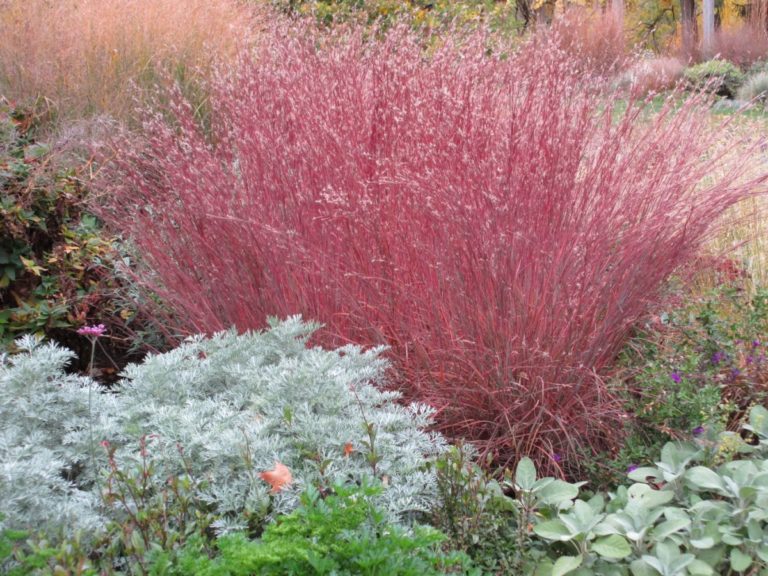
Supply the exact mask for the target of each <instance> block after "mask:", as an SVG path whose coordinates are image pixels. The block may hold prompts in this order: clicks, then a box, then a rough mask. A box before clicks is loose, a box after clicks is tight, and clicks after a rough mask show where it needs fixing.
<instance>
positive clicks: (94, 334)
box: [77, 324, 107, 338]
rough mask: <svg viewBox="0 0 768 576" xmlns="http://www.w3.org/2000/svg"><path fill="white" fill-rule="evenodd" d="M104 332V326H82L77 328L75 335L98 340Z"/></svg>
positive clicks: (105, 329)
mask: <svg viewBox="0 0 768 576" xmlns="http://www.w3.org/2000/svg"><path fill="white" fill-rule="evenodd" d="M106 331H107V328H106V327H105V326H104V324H99V325H97V326H83V327H82V328H78V330H77V333H78V334H80V336H88V337H89V338H98V337H99V336H103V335H104V333H105V332H106Z"/></svg>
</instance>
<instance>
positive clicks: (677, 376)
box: [669, 370, 683, 384]
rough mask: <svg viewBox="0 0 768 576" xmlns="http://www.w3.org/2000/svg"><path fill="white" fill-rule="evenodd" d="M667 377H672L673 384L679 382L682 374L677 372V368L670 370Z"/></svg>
mask: <svg viewBox="0 0 768 576" xmlns="http://www.w3.org/2000/svg"><path fill="white" fill-rule="evenodd" d="M669 377H670V378H672V381H673V382H674V383H675V384H680V380H682V379H683V376H682V374H680V372H678V371H677V370H675V371H674V372H672V374H670V375H669Z"/></svg>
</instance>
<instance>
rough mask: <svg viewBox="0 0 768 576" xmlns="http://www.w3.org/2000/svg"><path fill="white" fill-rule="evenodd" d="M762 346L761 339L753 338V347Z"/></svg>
mask: <svg viewBox="0 0 768 576" xmlns="http://www.w3.org/2000/svg"><path fill="white" fill-rule="evenodd" d="M758 346H760V340H752V348H757V347H758Z"/></svg>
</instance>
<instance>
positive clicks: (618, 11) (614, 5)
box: [611, 0, 624, 30]
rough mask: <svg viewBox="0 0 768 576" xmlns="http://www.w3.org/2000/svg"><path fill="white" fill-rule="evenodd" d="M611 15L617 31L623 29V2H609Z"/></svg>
mask: <svg viewBox="0 0 768 576" xmlns="http://www.w3.org/2000/svg"><path fill="white" fill-rule="evenodd" d="M611 14H612V15H613V19H614V21H615V22H616V25H617V26H618V27H619V30H623V29H624V0H611Z"/></svg>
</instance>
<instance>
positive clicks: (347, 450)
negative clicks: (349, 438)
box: [344, 442, 355, 458]
mask: <svg viewBox="0 0 768 576" xmlns="http://www.w3.org/2000/svg"><path fill="white" fill-rule="evenodd" d="M354 451H355V447H354V446H352V442H347V443H346V444H344V458H349V455H350V454H352V452H354Z"/></svg>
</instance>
